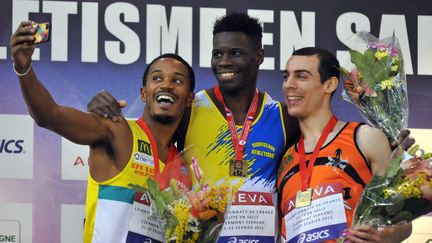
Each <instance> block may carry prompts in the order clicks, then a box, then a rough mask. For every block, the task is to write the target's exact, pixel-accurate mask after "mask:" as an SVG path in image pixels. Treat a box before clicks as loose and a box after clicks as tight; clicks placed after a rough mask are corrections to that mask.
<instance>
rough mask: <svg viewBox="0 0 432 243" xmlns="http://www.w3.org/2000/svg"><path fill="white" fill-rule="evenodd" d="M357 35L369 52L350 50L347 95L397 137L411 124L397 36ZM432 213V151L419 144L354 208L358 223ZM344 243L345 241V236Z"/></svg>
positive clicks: (383, 171) (399, 152)
mask: <svg viewBox="0 0 432 243" xmlns="http://www.w3.org/2000/svg"><path fill="white" fill-rule="evenodd" d="M355 38H357V39H359V40H361V42H362V43H363V45H364V46H365V47H366V50H365V51H364V52H363V53H361V52H359V51H355V50H351V51H350V54H351V62H352V63H353V64H354V65H355V68H354V69H353V70H352V71H348V70H347V69H345V68H340V71H341V73H342V74H343V75H344V76H345V78H346V81H345V83H344V88H345V89H344V91H343V94H342V95H343V97H344V99H346V100H347V101H349V102H351V103H353V104H354V105H356V106H357V107H358V108H359V109H360V112H361V114H362V116H363V117H364V118H365V119H366V121H367V122H368V123H369V124H371V125H372V126H375V127H377V128H379V129H381V130H382V131H383V132H384V133H385V134H386V135H387V136H388V137H389V138H390V139H391V140H393V141H396V140H397V138H398V136H399V134H400V133H401V131H402V130H403V129H405V128H406V127H407V121H408V98H407V87H406V78H405V71H404V67H403V57H402V53H401V50H400V47H399V45H398V42H397V40H396V38H395V37H394V36H393V37H390V38H387V39H383V40H378V39H377V38H375V37H374V36H372V35H370V34H369V33H366V32H359V33H358V34H356V35H355ZM430 211H432V153H427V154H425V153H424V151H423V150H419V146H418V145H415V146H412V147H411V148H410V149H408V151H407V152H405V151H404V150H403V149H402V147H398V148H397V149H395V151H394V152H393V154H392V156H391V158H390V159H389V160H388V161H387V162H386V163H383V165H382V167H381V168H380V169H379V171H377V172H376V173H375V174H374V176H373V177H372V180H371V181H370V182H369V183H368V184H367V185H366V187H365V189H364V191H363V194H362V197H361V198H360V200H359V202H358V204H357V207H356V209H355V212H354V219H353V226H355V225H361V224H366V225H371V226H374V227H385V226H390V225H395V224H401V223H406V222H410V221H412V220H413V219H415V218H417V217H419V216H421V215H424V214H426V213H428V212H430ZM339 242H344V238H341V239H340V240H339Z"/></svg>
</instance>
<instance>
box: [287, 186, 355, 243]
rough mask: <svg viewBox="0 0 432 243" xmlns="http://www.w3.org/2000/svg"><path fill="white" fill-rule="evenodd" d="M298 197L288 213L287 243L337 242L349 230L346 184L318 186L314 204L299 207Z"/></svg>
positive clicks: (290, 202)
mask: <svg viewBox="0 0 432 243" xmlns="http://www.w3.org/2000/svg"><path fill="white" fill-rule="evenodd" d="M295 200H296V197H295V196H294V197H293V198H291V199H290V200H289V201H288V205H287V207H288V210H287V212H285V216H284V220H285V229H286V231H285V235H286V242H289V243H292V242H295V243H306V242H307V243H311V242H322V241H325V240H331V239H336V238H338V237H339V236H340V234H341V233H342V231H343V230H344V229H346V228H347V220H346V216H345V209H344V202H343V198H342V184H340V183H333V184H324V185H318V186H316V187H314V188H313V190H312V201H311V205H310V206H307V207H296V206H295Z"/></svg>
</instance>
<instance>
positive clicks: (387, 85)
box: [340, 31, 408, 141]
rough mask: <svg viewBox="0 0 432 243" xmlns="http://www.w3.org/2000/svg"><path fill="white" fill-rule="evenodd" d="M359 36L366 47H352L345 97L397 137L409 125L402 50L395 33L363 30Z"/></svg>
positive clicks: (393, 138)
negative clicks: (382, 36)
mask: <svg viewBox="0 0 432 243" xmlns="http://www.w3.org/2000/svg"><path fill="white" fill-rule="evenodd" d="M354 38H356V39H358V40H359V41H360V42H361V44H362V45H363V47H366V50H365V51H364V52H363V53H362V52H359V51H356V50H350V51H349V52H350V54H351V62H352V63H353V64H354V65H355V68H354V69H353V70H351V71H348V70H347V69H345V68H343V67H341V68H340V72H341V73H342V75H343V76H344V77H345V80H346V81H345V83H344V91H343V93H342V97H343V98H344V99H345V100H347V101H348V102H351V103H353V104H354V105H356V106H357V107H358V108H359V110H360V112H361V114H362V116H363V118H364V119H365V120H366V121H367V122H368V123H369V124H370V125H372V126H374V127H378V128H380V129H381V130H382V131H383V132H384V133H385V134H386V135H387V137H389V138H390V139H391V140H393V141H396V139H397V138H398V136H399V134H400V132H401V131H402V130H403V129H406V127H407V125H408V95H407V84H406V76H405V70H404V65H403V57H402V52H401V49H400V47H399V43H398V41H397V39H396V37H395V36H393V37H390V38H386V39H382V40H378V39H377V38H376V37H374V36H372V35H371V34H369V33H367V32H364V31H361V32H358V33H357V34H356V35H355V36H354Z"/></svg>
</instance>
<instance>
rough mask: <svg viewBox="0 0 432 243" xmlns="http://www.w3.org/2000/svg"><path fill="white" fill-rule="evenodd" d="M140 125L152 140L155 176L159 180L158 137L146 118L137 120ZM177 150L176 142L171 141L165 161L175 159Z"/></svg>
mask: <svg viewBox="0 0 432 243" xmlns="http://www.w3.org/2000/svg"><path fill="white" fill-rule="evenodd" d="M136 122H137V123H138V126H140V127H141V129H142V130H143V131H144V133H145V134H146V135H147V137H148V139H149V140H150V146H151V149H152V153H153V162H154V177H155V179H156V180H158V178H159V175H160V169H159V152H158V149H157V144H156V139H155V138H154V136H153V134H152V132H151V130H150V128H149V127H148V126H147V124H146V123H145V121H144V119H143V118H142V117H141V118H139V119H138V120H137V121H136ZM175 153H176V150H175V147H174V144H172V143H171V145H170V150H169V152H168V157H167V160H166V161H165V163H168V162H169V161H171V160H173V159H174V156H175Z"/></svg>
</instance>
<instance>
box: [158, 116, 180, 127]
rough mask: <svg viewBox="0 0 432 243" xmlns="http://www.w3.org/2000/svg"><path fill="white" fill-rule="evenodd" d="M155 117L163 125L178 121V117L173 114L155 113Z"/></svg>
mask: <svg viewBox="0 0 432 243" xmlns="http://www.w3.org/2000/svg"><path fill="white" fill-rule="evenodd" d="M153 119H154V120H155V121H157V122H158V123H160V124H163V125H171V124H174V123H175V122H176V120H177V119H176V117H175V116H172V115H154V116H153Z"/></svg>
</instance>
